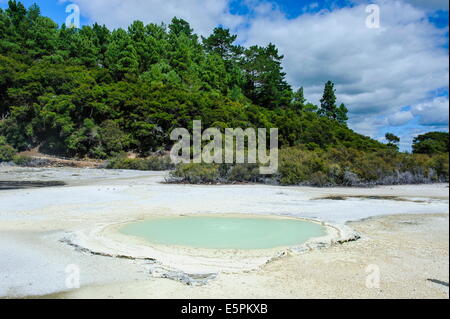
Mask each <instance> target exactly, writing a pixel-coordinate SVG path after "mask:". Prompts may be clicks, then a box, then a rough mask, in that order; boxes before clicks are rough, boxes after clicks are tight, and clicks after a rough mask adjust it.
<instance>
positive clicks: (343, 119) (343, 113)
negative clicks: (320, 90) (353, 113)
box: [336, 103, 348, 124]
mask: <svg viewBox="0 0 450 319" xmlns="http://www.w3.org/2000/svg"><path fill="white" fill-rule="evenodd" d="M336 120H337V121H338V122H339V123H341V124H347V121H348V109H347V107H346V106H345V104H344V103H341V105H339V107H338V108H337V110H336Z"/></svg>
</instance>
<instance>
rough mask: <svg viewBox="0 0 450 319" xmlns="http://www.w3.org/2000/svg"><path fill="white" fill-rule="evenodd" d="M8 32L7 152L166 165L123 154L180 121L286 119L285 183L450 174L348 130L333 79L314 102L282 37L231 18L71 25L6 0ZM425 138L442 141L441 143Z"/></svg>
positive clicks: (1, 18) (240, 123)
mask: <svg viewBox="0 0 450 319" xmlns="http://www.w3.org/2000/svg"><path fill="white" fill-rule="evenodd" d="M0 35H1V37H0V151H1V152H0V161H2V160H3V161H7V160H11V159H12V158H13V156H14V155H13V150H14V152H17V151H25V150H29V149H32V148H38V149H39V151H40V152H42V153H46V154H53V155H58V156H65V157H75V158H86V157H88V158H93V159H111V158H113V160H112V161H111V162H110V164H109V166H110V167H113V168H133V169H155V168H156V169H167V168H171V167H172V166H171V165H170V163H168V162H167V160H165V159H157V160H154V159H136V160H128V159H125V158H124V155H123V154H124V153H126V152H133V153H136V154H138V156H139V157H142V158H145V157H148V156H149V155H151V154H153V153H154V152H161V151H167V150H169V149H170V148H171V146H172V145H173V141H171V140H170V138H169V135H170V132H171V131H172V130H173V129H175V128H179V127H184V128H187V129H191V128H192V121H193V120H202V125H203V127H204V128H207V127H217V128H221V129H224V128H228V127H229V128H236V127H242V128H248V127H250V128H278V129H279V143H280V147H281V148H282V151H281V166H280V172H279V176H272V177H271V180H272V181H273V180H275V181H276V182H280V183H282V184H298V183H305V182H311V183H312V184H324V185H325V184H345V183H347V182H346V181H347V180H348V179H351V180H352V181H356V180H358V179H360V180H367V181H372V180H382V181H388V180H389V179H386V178H387V176H391V175H392V174H394V175H395V174H397V176H400V175H398V174H400V173H402V172H410V170H412V171H411V174H413V176H417V180H420V179H421V177H420V178H419V176H423V177H424V179H426V180H445V179H446V178H448V163H447V162H445V160H443V157H445V154H444V155H439V156H438V157H435V155H426V156H427V158H424V157H422V156H416V155H407V154H400V153H399V152H398V151H397V147H396V145H395V143H391V144H382V143H380V142H378V141H375V140H373V139H371V138H369V137H366V136H363V135H361V134H358V133H356V132H354V131H352V130H351V129H350V128H348V127H347V124H346V122H347V120H348V115H347V112H348V110H347V107H346V106H345V105H344V104H342V103H339V102H338V99H337V97H336V95H335V89H334V85H333V83H332V82H331V81H328V82H327V83H325V87H324V94H323V98H322V100H321V103H320V105H313V104H311V103H309V102H308V101H307V99H306V97H305V96H304V94H303V88H300V89H298V90H293V89H292V87H291V86H290V85H289V83H287V81H286V79H285V73H284V71H283V69H282V66H281V64H282V59H283V56H282V55H280V54H279V52H278V49H277V48H276V46H275V45H273V44H269V45H267V46H257V45H256V46H251V47H242V46H239V45H237V44H236V35H233V34H231V33H230V32H229V30H227V29H224V28H216V29H215V30H214V31H213V33H212V34H211V35H210V36H208V37H199V36H198V35H196V34H195V33H194V32H193V30H192V28H191V27H190V25H189V23H188V22H187V21H184V20H182V19H178V18H174V19H173V20H172V22H171V23H170V24H169V25H164V24H161V25H158V24H147V25H145V24H144V23H142V22H140V21H135V22H133V23H132V24H131V25H130V26H129V27H128V28H127V29H116V30H109V29H108V28H106V27H105V26H101V25H98V24H94V25H92V26H83V27H82V28H81V29H76V28H68V27H66V26H65V25H62V26H58V25H57V24H56V23H55V22H54V21H52V20H51V19H49V18H47V17H44V16H42V15H41V13H40V9H39V7H38V6H37V5H33V6H31V7H29V8H25V7H24V6H23V4H22V3H20V2H18V1H13V0H10V1H9V3H8V8H7V9H6V10H2V9H0ZM429 144H430V143H429ZM431 144H432V143H431ZM424 149H425V150H428V151H429V152H428V153H433V154H434V153H439V152H437V151H438V149H436V145H434V144H433V145H428V148H427V147H422V150H424ZM418 152H421V151H420V150H419V151H418ZM441 153H442V152H441ZM447 154H448V151H447ZM21 161H22V162H23V159H22V160H21ZM442 161H444V162H442ZM437 162H439V163H440V164H436V163H437ZM381 164H383V165H381ZM446 164H447V166H446ZM250 166H251V165H250ZM193 167H195V165H194V166H193ZM191 169H193V170H197V171H199V172H198V174H202V172H201V170H203V169H206V170H208V172H210V173H208V174H211V176H214V178H210V179H208V178H207V179H206V180H223V181H232V180H241V179H242V180H248V181H251V180H260V178H261V177H258V178H257V177H254V176H253V177H252V174H251V172H249V173H248V174H247V173H245V172H246V170H250V168H248V167H246V168H243V167H241V166H239V165H237V166H236V168H234V170H235V171H236V170H239V172H235V173H233V172H232V171H233V170H230V169H229V168H228V169H226V167H225V165H213V167H207V166H202V165H201V167H195V168H192V167H191ZM216 169H217V170H218V172H216V171H215V170H216ZM182 171H186V172H189V169H187V168H186V166H183V165H181V166H179V167H177V169H176V170H175V172H174V178H175V179H178V180H181V181H189V182H202V180H203V179H202V178H199V179H192V180H190V179H189V178H184V177H183V173H182ZM380 171H382V173H380ZM242 175H243V176H244V177H242ZM313 180H314V181H316V180H317V181H320V182H317V183H316V182H313ZM400 180H401V179H400ZM355 183H356V182H355Z"/></svg>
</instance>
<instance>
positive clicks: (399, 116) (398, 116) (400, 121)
mask: <svg viewBox="0 0 450 319" xmlns="http://www.w3.org/2000/svg"><path fill="white" fill-rule="evenodd" d="M413 118H414V115H413V114H412V113H411V112H410V111H404V112H402V111H400V112H396V113H394V114H392V115H391V116H389V118H388V123H389V125H391V126H401V125H404V124H406V123H408V122H409V121H411V120H412V119H413Z"/></svg>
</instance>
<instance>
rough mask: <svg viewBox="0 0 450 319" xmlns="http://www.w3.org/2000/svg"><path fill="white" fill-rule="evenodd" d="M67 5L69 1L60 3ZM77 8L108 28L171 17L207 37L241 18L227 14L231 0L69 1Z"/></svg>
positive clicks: (154, 21) (239, 20) (234, 24)
mask: <svg viewBox="0 0 450 319" xmlns="http://www.w3.org/2000/svg"><path fill="white" fill-rule="evenodd" d="M60 1H62V2H67V1H68V0H60ZM70 2H72V3H76V4H78V5H79V6H80V11H81V14H82V15H83V16H85V17H88V18H89V19H90V20H91V22H98V23H100V24H105V25H106V26H108V27H109V28H118V27H122V28H126V27H128V26H129V25H130V24H131V23H132V22H133V21H135V20H141V21H143V22H145V23H158V24H159V23H161V22H165V23H169V22H170V21H171V20H172V18H173V17H175V16H176V17H178V18H182V19H185V20H187V21H188V22H189V23H190V24H191V26H192V27H193V28H194V29H195V31H196V32H197V33H199V34H202V35H205V34H209V33H210V32H211V31H212V30H213V28H214V27H216V26H217V25H220V24H222V25H226V26H229V27H231V28H234V27H236V26H237V25H238V24H240V23H242V22H243V18H242V17H240V16H238V15H233V14H231V13H230V11H229V2H230V0H207V1H205V0H176V1H173V0H70Z"/></svg>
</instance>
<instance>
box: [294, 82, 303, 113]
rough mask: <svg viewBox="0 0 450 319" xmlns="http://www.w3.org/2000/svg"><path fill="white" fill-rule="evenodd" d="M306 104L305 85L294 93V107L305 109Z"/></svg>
mask: <svg viewBox="0 0 450 319" xmlns="http://www.w3.org/2000/svg"><path fill="white" fill-rule="evenodd" d="M305 105H306V99H305V95H304V92H303V87H301V88H299V89H298V90H297V92H295V93H294V98H293V100H292V107H293V108H294V109H295V110H299V111H303V109H304V108H305Z"/></svg>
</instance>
